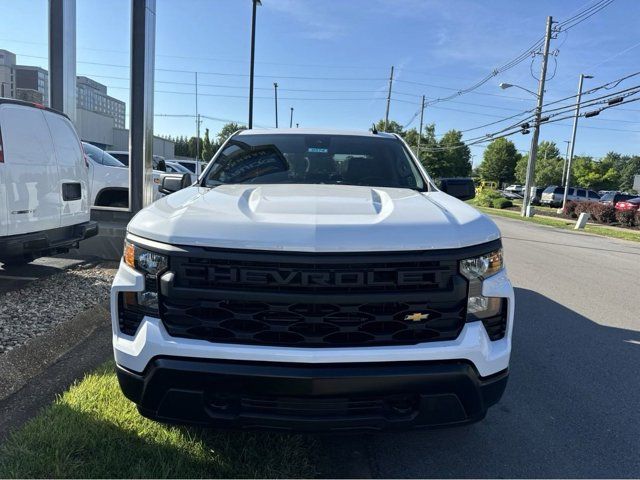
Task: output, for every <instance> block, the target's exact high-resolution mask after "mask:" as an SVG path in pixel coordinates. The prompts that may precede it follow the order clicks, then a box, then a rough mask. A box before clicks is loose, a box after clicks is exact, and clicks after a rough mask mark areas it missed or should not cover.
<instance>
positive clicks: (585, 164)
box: [571, 157, 620, 190]
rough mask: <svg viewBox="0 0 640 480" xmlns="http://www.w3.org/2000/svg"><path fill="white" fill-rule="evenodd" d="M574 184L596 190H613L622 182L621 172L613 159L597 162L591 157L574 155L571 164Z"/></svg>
mask: <svg viewBox="0 0 640 480" xmlns="http://www.w3.org/2000/svg"><path fill="white" fill-rule="evenodd" d="M571 170H572V172H571V174H572V178H573V179H574V181H573V182H571V183H572V184H573V185H576V186H579V187H585V188H592V189H594V190H613V189H615V188H617V187H618V185H619V183H620V176H619V173H618V172H617V171H616V169H615V167H614V163H613V161H612V159H606V157H605V158H604V159H602V160H601V161H599V162H597V161H595V160H593V159H592V158H591V157H574V159H573V164H572V166H571Z"/></svg>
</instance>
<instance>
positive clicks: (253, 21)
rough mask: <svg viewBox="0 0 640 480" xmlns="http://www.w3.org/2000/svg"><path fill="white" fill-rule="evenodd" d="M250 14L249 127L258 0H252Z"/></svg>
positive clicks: (250, 125)
mask: <svg viewBox="0 0 640 480" xmlns="http://www.w3.org/2000/svg"><path fill="white" fill-rule="evenodd" d="M252 3H253V12H252V14H251V59H250V60H249V62H250V66H249V129H251V128H253V70H254V69H253V66H254V63H255V57H256V7H257V6H258V5H262V4H261V3H260V0H252Z"/></svg>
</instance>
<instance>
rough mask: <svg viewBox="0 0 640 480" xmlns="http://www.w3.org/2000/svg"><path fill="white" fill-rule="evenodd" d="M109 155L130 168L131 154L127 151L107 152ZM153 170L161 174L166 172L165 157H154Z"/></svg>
mask: <svg viewBox="0 0 640 480" xmlns="http://www.w3.org/2000/svg"><path fill="white" fill-rule="evenodd" d="M107 153H108V154H109V155H111V156H112V157H114V158H116V159H118V160H120V161H121V162H122V163H123V164H124V165H125V166H126V167H128V166H129V152H128V151H127V150H107ZM153 169H154V170H158V171H160V172H164V171H166V168H165V159H164V157H162V156H160V155H154V156H153Z"/></svg>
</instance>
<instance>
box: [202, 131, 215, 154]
mask: <svg viewBox="0 0 640 480" xmlns="http://www.w3.org/2000/svg"><path fill="white" fill-rule="evenodd" d="M213 154H214V150H213V144H212V143H211V139H210V138H209V129H208V128H205V130H204V140H203V141H202V156H201V159H202V160H204V161H205V162H208V161H209V160H211V157H213Z"/></svg>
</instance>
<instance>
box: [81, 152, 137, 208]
mask: <svg viewBox="0 0 640 480" xmlns="http://www.w3.org/2000/svg"><path fill="white" fill-rule="evenodd" d="M82 148H83V149H84V153H85V155H86V156H87V158H88V159H89V183H90V185H91V206H92V207H93V206H95V207H120V208H127V207H128V206H129V170H128V169H127V168H126V166H125V165H124V164H123V163H122V162H121V161H120V160H118V159H116V158H115V157H113V156H111V155H110V154H108V153H107V152H105V151H104V150H102V149H100V148H98V147H96V146H94V145H91V144H90V143H87V142H82ZM123 167H124V168H123Z"/></svg>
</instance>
